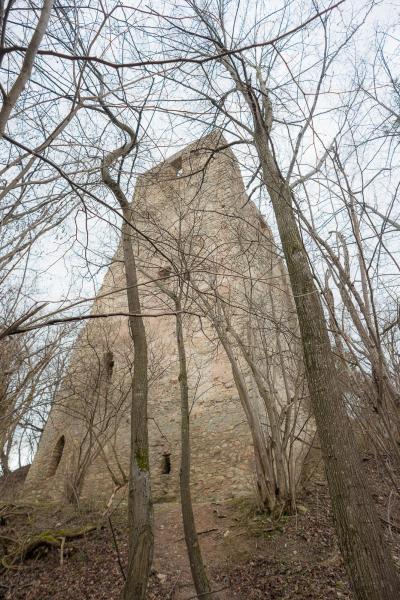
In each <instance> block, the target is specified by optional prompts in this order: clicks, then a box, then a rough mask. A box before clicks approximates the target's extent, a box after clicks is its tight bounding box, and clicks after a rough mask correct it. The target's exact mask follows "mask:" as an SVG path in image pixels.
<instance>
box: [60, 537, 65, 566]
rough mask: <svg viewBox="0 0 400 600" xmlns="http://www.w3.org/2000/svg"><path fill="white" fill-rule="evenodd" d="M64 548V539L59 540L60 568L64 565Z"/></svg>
mask: <svg viewBox="0 0 400 600" xmlns="http://www.w3.org/2000/svg"><path fill="white" fill-rule="evenodd" d="M64 546H65V537H63V538H61V546H60V566H61V567H62V566H63V564H64Z"/></svg>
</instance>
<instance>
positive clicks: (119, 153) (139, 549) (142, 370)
mask: <svg viewBox="0 0 400 600" xmlns="http://www.w3.org/2000/svg"><path fill="white" fill-rule="evenodd" d="M102 107H103V109H104V111H105V113H106V114H107V115H108V116H109V118H110V119H111V121H112V122H113V123H114V125H116V126H117V127H119V128H120V129H121V130H122V131H124V132H125V133H127V134H128V135H129V138H130V141H129V142H127V143H126V144H124V145H123V146H121V147H120V148H117V149H116V150H114V151H113V152H110V153H109V154H107V155H106V156H105V157H104V159H103V161H102V164H101V174H102V179H103V182H104V184H105V185H106V186H107V187H108V188H109V189H110V190H111V191H112V192H113V194H114V196H115V197H116V199H117V200H118V202H119V205H120V207H121V209H122V216H123V219H124V220H123V224H122V251H123V257H124V268H125V278H126V294H127V300H128V310H129V313H130V314H131V315H135V316H131V317H129V327H130V331H131V335H132V340H133V349H134V350H133V381H132V403H131V448H130V461H129V487H128V529H129V550H128V569H127V573H126V582H125V587H124V591H123V598H124V600H145V598H146V590H147V584H148V579H149V575H150V568H151V563H152V560H153V547H154V535H153V504H152V499H151V487H150V467H149V438H148V422H147V399H148V369H147V362H148V361H147V338H146V330H145V327H144V322H143V317H142V316H140V315H141V307H140V298H139V289H138V280H137V269H136V260H135V254H134V252H133V247H132V231H133V228H132V227H131V223H132V211H131V208H130V205H129V202H128V200H127V198H126V196H125V194H124V192H123V191H122V189H121V187H120V186H119V183H118V181H117V180H115V179H113V177H112V176H111V173H110V167H111V166H112V165H113V164H115V163H116V162H117V160H118V159H119V158H121V157H125V156H128V154H129V152H130V151H131V150H132V149H133V148H134V147H135V145H136V143H137V140H136V133H135V131H134V130H133V129H132V128H131V127H129V126H128V125H125V124H124V123H122V122H121V121H119V119H117V118H116V117H115V116H114V115H113V114H112V112H111V111H110V109H109V108H108V107H107V106H106V105H105V104H104V103H102ZM138 315H139V316H138Z"/></svg>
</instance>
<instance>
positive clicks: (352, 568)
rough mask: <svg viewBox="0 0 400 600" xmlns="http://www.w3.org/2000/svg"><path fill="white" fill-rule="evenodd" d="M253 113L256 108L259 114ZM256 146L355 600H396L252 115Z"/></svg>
mask: <svg viewBox="0 0 400 600" xmlns="http://www.w3.org/2000/svg"><path fill="white" fill-rule="evenodd" d="M253 110H254V109H253ZM253 117H254V118H255V126H256V135H255V141H256V147H257V150H258V154H259V157H260V161H261V166H262V171H263V177H264V182H265V185H266V187H267V190H268V193H269V195H270V198H271V201H272V205H273V209H274V213H275V217H276V220H277V224H278V229H279V234H280V238H281V242H282V247H283V251H284V254H285V259H286V263H287V266H288V271H289V277H290V282H291V286H292V290H293V294H294V298H295V302H296V309H297V315H298V319H299V326H300V332H301V339H302V346H303V352H304V359H305V368H306V374H307V381H308V388H309V392H310V398H311V404H312V409H313V412H314V415H315V420H316V423H317V429H318V433H319V438H320V442H321V446H322V451H323V456H324V462H325V468H326V473H327V479H328V485H329V491H330V496H331V500H332V509H333V514H334V518H335V523H336V530H337V534H338V538H339V545H340V548H341V551H342V554H343V558H344V561H345V564H346V567H347V569H348V573H349V576H350V580H351V583H352V587H353V590H354V592H355V595H356V598H357V600H396V599H398V598H400V580H399V577H398V575H397V573H396V569H395V566H394V562H393V559H392V557H391V555H390V551H389V550H388V548H387V545H386V544H385V542H384V539H383V535H382V529H381V526H380V522H379V517H378V514H377V512H376V508H375V505H374V502H373V499H372V497H371V494H370V492H369V489H368V487H367V485H366V482H365V477H364V475H363V473H362V467H361V461H360V460H359V456H358V449H357V447H356V443H355V438H354V434H353V431H352V428H351V424H350V422H349V419H348V415H347V412H346V406H345V400H344V397H343V396H342V394H341V393H340V391H339V388H338V386H337V374H336V365H335V359H334V356H333V353H332V351H331V344H330V340H329V335H328V330H327V326H326V322H325V316H324V312H323V308H322V304H321V301H320V298H319V293H318V290H317V287H316V285H315V283H314V280H313V275H312V271H311V268H310V265H309V262H308V256H307V252H306V250H305V248H304V245H303V242H302V239H301V236H300V232H299V229H298V226H297V223H296V218H295V212H294V208H293V198H292V194H291V190H290V188H289V186H288V184H287V182H286V181H285V180H284V178H283V177H282V175H281V173H280V171H279V168H278V165H277V163H276V160H275V157H274V156H273V154H272V152H271V150H270V148H269V143H268V131H267V130H266V128H265V127H262V126H260V122H259V121H257V115H254V113H253Z"/></svg>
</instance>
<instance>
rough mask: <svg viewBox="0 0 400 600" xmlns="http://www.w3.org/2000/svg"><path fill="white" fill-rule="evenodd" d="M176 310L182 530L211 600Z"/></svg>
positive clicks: (203, 592) (199, 588)
mask: <svg viewBox="0 0 400 600" xmlns="http://www.w3.org/2000/svg"><path fill="white" fill-rule="evenodd" d="M175 306H176V340H177V346H178V355H179V385H180V390H181V453H182V457H181V471H180V492H181V505H182V519H183V529H184V532H185V541H186V547H187V551H188V555H189V562H190V570H191V572H192V577H193V582H194V586H195V588H196V593H197V595H198V596H199V598H204V599H205V600H211V598H215V594H211V589H210V584H209V582H208V578H207V573H206V570H205V567H204V563H203V558H202V556H201V549H200V544H199V539H198V535H197V531H196V524H195V519H194V514H193V505H192V497H191V492H190V433H189V389H188V378H187V367H186V352H185V344H184V339H183V327H182V314H181V312H180V311H181V306H180V302H179V300H178V299H176V300H175Z"/></svg>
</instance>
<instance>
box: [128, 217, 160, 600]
mask: <svg viewBox="0 0 400 600" xmlns="http://www.w3.org/2000/svg"><path fill="white" fill-rule="evenodd" d="M123 215H124V218H125V220H126V222H124V224H123V226H122V244H123V253H124V265H125V276H126V287H127V298H128V308H129V312H130V313H131V314H136V315H139V314H140V300H139V291H138V286H137V271H136V262H135V256H134V253H133V248H132V239H131V235H132V230H131V228H130V227H129V225H128V223H130V219H131V211H130V209H128V208H126V207H125V208H124V209H123ZM129 326H130V330H131V334H132V338H133V344H134V359H133V373H134V375H133V385H132V405H131V460H130V472H129V498H128V528H129V555H128V569H127V574H126V582H125V589H124V600H145V598H146V589H147V582H148V578H149V574H150V568H151V563H152V558H153V544H154V539H153V506H152V500H151V488H150V470H149V441H148V427H147V395H148V378H147V340H146V331H145V328H144V323H143V318H142V317H137V316H135V317H130V318H129Z"/></svg>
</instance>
